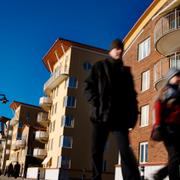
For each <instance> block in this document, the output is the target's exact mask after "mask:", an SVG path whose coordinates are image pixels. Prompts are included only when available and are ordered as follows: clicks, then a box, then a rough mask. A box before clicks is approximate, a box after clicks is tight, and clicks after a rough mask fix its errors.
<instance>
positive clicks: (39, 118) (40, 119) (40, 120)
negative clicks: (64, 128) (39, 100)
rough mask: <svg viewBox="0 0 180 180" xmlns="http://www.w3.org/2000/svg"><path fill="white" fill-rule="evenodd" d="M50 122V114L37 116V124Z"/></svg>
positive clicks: (40, 113)
mask: <svg viewBox="0 0 180 180" xmlns="http://www.w3.org/2000/svg"><path fill="white" fill-rule="evenodd" d="M42 121H48V113H45V112H39V113H38V116H37V122H42Z"/></svg>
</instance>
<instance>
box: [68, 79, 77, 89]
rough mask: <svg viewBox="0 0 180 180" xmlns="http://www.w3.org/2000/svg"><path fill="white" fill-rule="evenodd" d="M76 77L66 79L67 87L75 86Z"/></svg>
mask: <svg viewBox="0 0 180 180" xmlns="http://www.w3.org/2000/svg"><path fill="white" fill-rule="evenodd" d="M77 85H78V83H77V78H76V77H69V79H68V87H69V88H77Z"/></svg>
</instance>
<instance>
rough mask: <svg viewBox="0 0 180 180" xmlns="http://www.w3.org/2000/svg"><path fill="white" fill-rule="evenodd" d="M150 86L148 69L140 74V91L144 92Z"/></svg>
mask: <svg viewBox="0 0 180 180" xmlns="http://www.w3.org/2000/svg"><path fill="white" fill-rule="evenodd" d="M149 88H150V70H147V71H144V72H143V73H142V74H141V91H142V92H144V91H146V90H148V89H149Z"/></svg>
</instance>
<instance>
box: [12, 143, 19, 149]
mask: <svg viewBox="0 0 180 180" xmlns="http://www.w3.org/2000/svg"><path fill="white" fill-rule="evenodd" d="M11 149H12V150H14V151H15V150H18V149H19V147H18V146H17V144H16V142H14V143H13V144H12V145H11Z"/></svg>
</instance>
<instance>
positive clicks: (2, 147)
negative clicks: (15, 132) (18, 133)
mask: <svg viewBox="0 0 180 180" xmlns="http://www.w3.org/2000/svg"><path fill="white" fill-rule="evenodd" d="M0 122H1V132H0V169H1V171H2V172H3V171H4V169H5V165H6V161H7V160H8V159H9V154H10V146H11V135H10V134H9V133H8V132H10V131H11V130H12V128H11V127H10V119H9V118H7V117H3V116H2V117H0Z"/></svg>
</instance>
